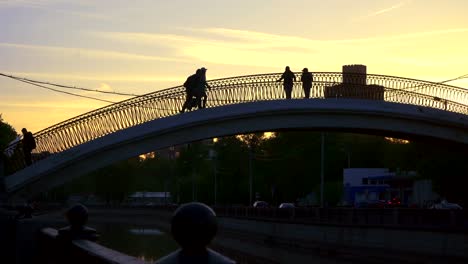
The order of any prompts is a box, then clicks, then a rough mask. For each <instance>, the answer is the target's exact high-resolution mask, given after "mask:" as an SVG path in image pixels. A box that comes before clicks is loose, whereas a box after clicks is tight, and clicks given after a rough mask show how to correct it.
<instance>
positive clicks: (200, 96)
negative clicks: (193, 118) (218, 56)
mask: <svg viewBox="0 0 468 264" xmlns="http://www.w3.org/2000/svg"><path fill="white" fill-rule="evenodd" d="M206 70H207V69H206V68H204V67H203V68H201V69H200V78H199V79H198V85H197V88H196V89H195V94H196V97H197V102H198V108H205V107H206V100H207V99H208V96H207V95H206V88H211V86H210V85H208V83H207V82H206Z"/></svg>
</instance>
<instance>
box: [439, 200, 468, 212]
mask: <svg viewBox="0 0 468 264" xmlns="http://www.w3.org/2000/svg"><path fill="white" fill-rule="evenodd" d="M431 209H438V210H462V209H463V207H461V206H460V205H459V204H456V203H449V202H448V201H447V200H445V199H444V200H442V201H441V202H440V203H435V204H433V205H432V206H431Z"/></svg>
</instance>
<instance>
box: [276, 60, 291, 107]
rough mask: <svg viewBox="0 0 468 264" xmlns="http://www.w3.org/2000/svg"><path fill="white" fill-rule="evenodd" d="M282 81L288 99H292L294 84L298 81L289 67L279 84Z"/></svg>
mask: <svg viewBox="0 0 468 264" xmlns="http://www.w3.org/2000/svg"><path fill="white" fill-rule="evenodd" d="M281 80H283V88H284V92H285V93H286V99H291V93H292V88H293V84H294V82H295V81H296V76H295V75H294V73H293V72H292V71H291V70H290V69H289V66H286V69H285V70H284V72H283V74H282V75H281V78H279V80H277V82H280V81H281Z"/></svg>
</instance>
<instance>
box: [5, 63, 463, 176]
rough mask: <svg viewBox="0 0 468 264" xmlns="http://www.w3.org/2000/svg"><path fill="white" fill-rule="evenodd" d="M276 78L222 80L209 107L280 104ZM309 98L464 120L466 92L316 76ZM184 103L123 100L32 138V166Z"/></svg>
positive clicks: (154, 96)
mask: <svg viewBox="0 0 468 264" xmlns="http://www.w3.org/2000/svg"><path fill="white" fill-rule="evenodd" d="M295 75H296V78H297V81H296V82H295V83H294V87H293V92H292V98H293V99H299V98H303V97H304V95H303V91H302V84H301V82H300V81H299V80H300V73H295ZM280 76H281V74H280V73H272V74H259V75H249V76H240V77H233V78H223V79H217V80H212V81H209V82H208V83H209V85H210V86H211V87H212V89H210V90H208V91H207V93H208V96H209V99H208V103H207V107H209V108H210V107H218V106H223V105H229V104H238V103H246V102H255V101H264V100H278V99H283V98H284V97H285V95H284V91H283V86H282V83H281V82H278V81H277V80H278V79H279V78H280ZM311 98H314V99H324V98H327V99H330V98H333V99H340V98H348V99H349V98H356V99H368V100H380V101H389V102H395V103H403V104H412V105H418V106H427V107H432V108H437V109H442V110H446V111H451V112H456V113H462V114H468V106H467V105H466V104H465V103H466V102H468V91H467V90H465V89H463V88H459V87H454V86H449V85H444V84H439V83H431V82H426V81H419V80H413V79H407V78H399V77H393V76H383V75H363V74H346V78H344V77H343V74H342V73H333V72H316V73H314V81H313V87H312V89H311ZM184 101H185V88H184V87H183V86H177V87H173V88H169V89H165V90H160V91H156V92H153V93H149V94H146V95H143V96H139V97H135V98H131V99H128V100H124V101H122V102H119V103H116V104H112V105H109V106H106V107H103V108H100V109H97V110H94V111H91V112H88V113H85V114H82V115H79V116H77V117H74V118H71V119H69V120H66V121H64V122H61V123H58V124H56V125H53V126H51V127H49V128H46V129H44V130H42V131H39V132H38V133H36V134H34V136H35V138H36V143H37V148H36V149H35V150H34V151H33V160H34V161H38V160H41V159H44V158H46V157H48V156H50V155H53V154H55V153H59V152H62V151H65V150H68V149H70V148H73V147H75V146H78V145H81V144H83V143H86V142H89V141H92V140H94V139H96V138H99V137H103V136H105V135H108V134H111V133H114V132H116V131H119V130H122V129H126V128H129V127H132V126H136V125H139V124H143V123H145V122H148V121H152V120H155V119H158V118H164V117H168V116H172V115H176V114H178V113H179V111H180V109H181V108H182V105H183V103H184ZM19 144H20V142H18V143H16V144H13V145H11V146H9V148H10V149H13V150H14V154H13V156H12V157H11V158H10V160H9V161H8V162H7V167H8V168H7V174H12V173H14V172H16V171H18V170H21V169H23V168H24V167H25V163H24V157H23V153H22V151H20V148H19V147H18V146H19Z"/></svg>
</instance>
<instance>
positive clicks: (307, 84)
mask: <svg viewBox="0 0 468 264" xmlns="http://www.w3.org/2000/svg"><path fill="white" fill-rule="evenodd" d="M313 79H314V77H313V75H312V73H311V72H309V70H308V69H307V68H304V69H303V70H302V75H301V82H302V89H303V90H304V98H309V97H310V89H311V88H312V81H313Z"/></svg>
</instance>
